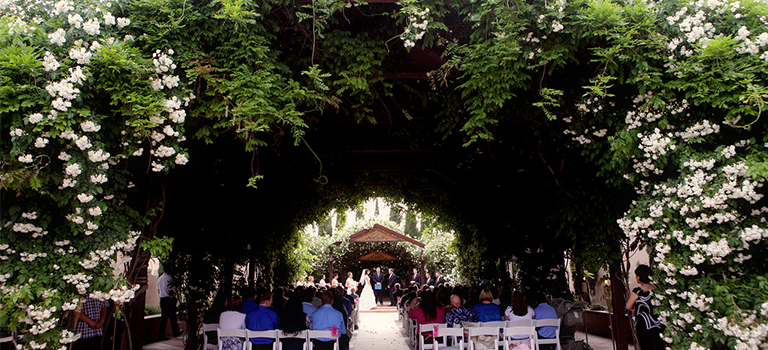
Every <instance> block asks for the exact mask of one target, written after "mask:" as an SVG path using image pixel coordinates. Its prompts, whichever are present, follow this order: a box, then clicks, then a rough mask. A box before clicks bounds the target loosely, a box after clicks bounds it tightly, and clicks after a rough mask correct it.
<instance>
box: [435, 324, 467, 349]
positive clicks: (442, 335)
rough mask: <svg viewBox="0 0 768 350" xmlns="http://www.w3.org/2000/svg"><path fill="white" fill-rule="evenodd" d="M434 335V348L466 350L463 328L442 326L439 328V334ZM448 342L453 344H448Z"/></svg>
mask: <svg viewBox="0 0 768 350" xmlns="http://www.w3.org/2000/svg"><path fill="white" fill-rule="evenodd" d="M433 337H434V342H433V343H432V344H433V345H434V347H433V350H464V329H463V328H460V327H456V328H448V327H442V328H439V329H438V330H437V334H433ZM449 339H450V341H449ZM448 343H450V344H451V345H450V346H448Z"/></svg>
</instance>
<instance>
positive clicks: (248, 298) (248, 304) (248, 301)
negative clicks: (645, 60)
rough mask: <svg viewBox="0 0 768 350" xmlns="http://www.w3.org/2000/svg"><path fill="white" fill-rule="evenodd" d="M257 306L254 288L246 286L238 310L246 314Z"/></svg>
mask: <svg viewBox="0 0 768 350" xmlns="http://www.w3.org/2000/svg"><path fill="white" fill-rule="evenodd" d="M258 307H259V304H258V303H257V302H256V288H253V287H248V289H246V290H245V300H243V306H242V307H241V308H240V312H242V313H244V314H246V315H247V314H249V313H251V311H253V310H256V309H257V308H258Z"/></svg>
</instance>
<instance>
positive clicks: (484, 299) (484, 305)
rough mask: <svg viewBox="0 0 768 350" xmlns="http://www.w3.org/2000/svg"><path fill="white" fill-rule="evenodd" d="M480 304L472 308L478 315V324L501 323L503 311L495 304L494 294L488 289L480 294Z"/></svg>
mask: <svg viewBox="0 0 768 350" xmlns="http://www.w3.org/2000/svg"><path fill="white" fill-rule="evenodd" d="M479 301H480V302H479V303H477V304H475V306H473V307H472V311H474V312H475V315H477V322H491V321H501V309H500V308H499V306H498V305H496V304H494V303H493V294H492V293H491V291H490V290H488V289H483V291H482V292H480V298H479Z"/></svg>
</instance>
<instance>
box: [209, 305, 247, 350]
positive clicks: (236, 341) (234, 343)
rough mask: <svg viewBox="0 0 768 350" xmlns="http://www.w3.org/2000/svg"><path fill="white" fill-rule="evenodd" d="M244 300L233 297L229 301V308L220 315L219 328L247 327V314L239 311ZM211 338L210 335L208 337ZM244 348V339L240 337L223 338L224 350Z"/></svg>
mask: <svg viewBox="0 0 768 350" xmlns="http://www.w3.org/2000/svg"><path fill="white" fill-rule="evenodd" d="M241 304H242V300H240V299H239V298H232V299H231V300H230V301H229V302H228V306H229V310H228V311H224V312H222V313H221V315H220V316H219V328H221V329H245V328H246V327H245V314H244V313H242V312H239V311H237V310H240V307H241V306H240V305H241ZM208 339H210V336H209V337H208ZM242 348H243V339H241V338H238V337H224V338H221V349H222V350H240V349H242Z"/></svg>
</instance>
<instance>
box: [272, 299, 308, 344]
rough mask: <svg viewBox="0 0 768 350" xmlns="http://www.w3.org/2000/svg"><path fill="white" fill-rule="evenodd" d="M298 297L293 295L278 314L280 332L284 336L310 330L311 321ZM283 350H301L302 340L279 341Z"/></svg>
mask: <svg viewBox="0 0 768 350" xmlns="http://www.w3.org/2000/svg"><path fill="white" fill-rule="evenodd" d="M300 300H301V299H299V296H298V295H293V296H292V297H291V298H289V299H288V301H287V302H286V304H285V308H284V309H283V312H282V313H280V314H279V319H280V323H279V324H280V328H279V329H280V331H281V332H283V334H285V335H297V334H299V333H300V332H301V331H303V330H306V329H312V320H311V318H310V317H309V315H307V314H306V313H305V312H304V310H303V309H302V303H301V302H300ZM280 342H281V343H282V349H284V350H301V349H303V348H304V339H300V338H285V339H282V340H281V341H280Z"/></svg>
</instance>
